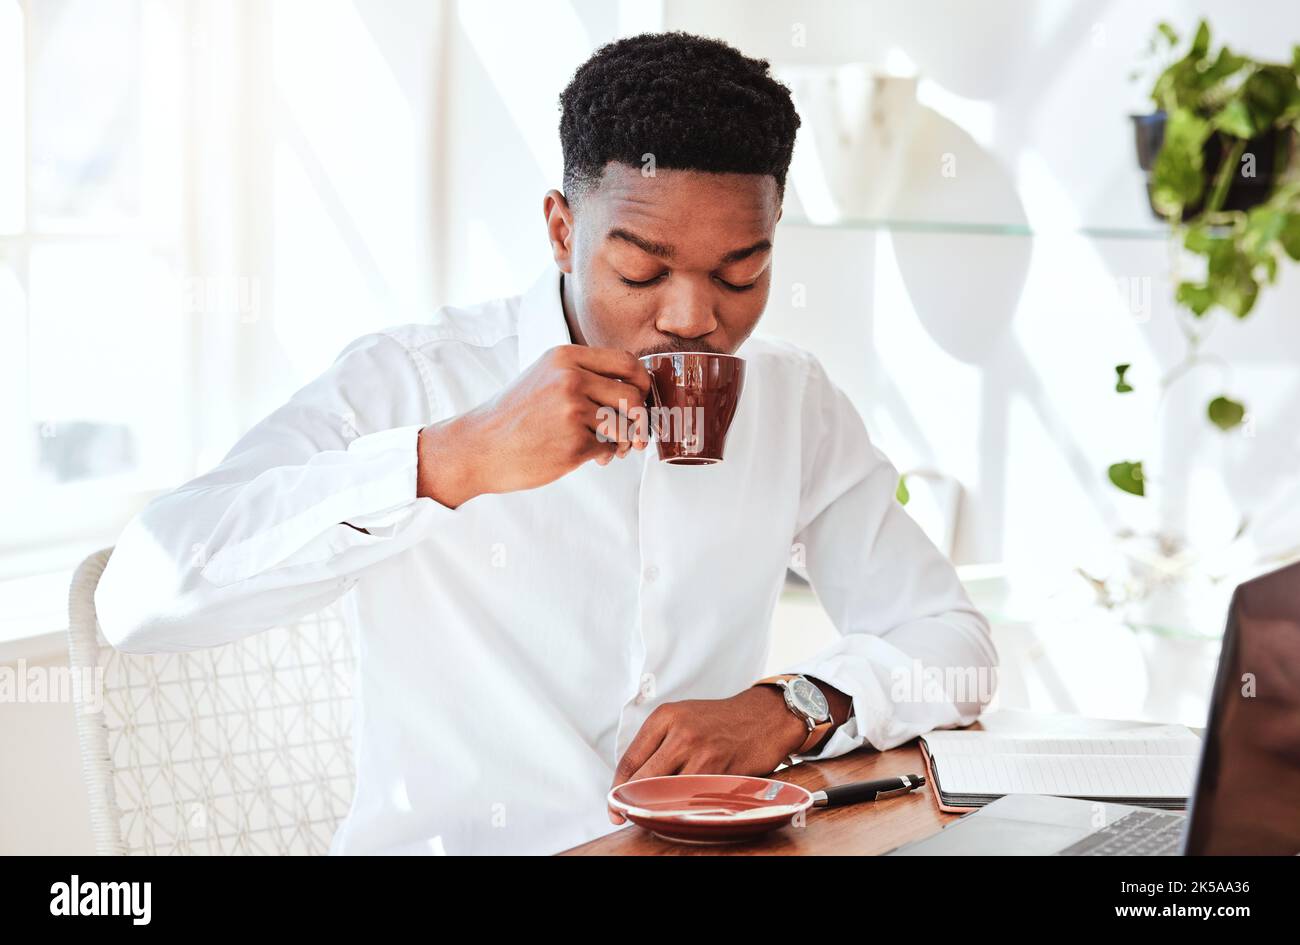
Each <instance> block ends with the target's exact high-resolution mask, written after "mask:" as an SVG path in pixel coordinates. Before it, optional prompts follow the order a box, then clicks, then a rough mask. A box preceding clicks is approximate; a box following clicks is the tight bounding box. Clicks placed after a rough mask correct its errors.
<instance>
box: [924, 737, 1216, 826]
mask: <svg viewBox="0 0 1300 945" xmlns="http://www.w3.org/2000/svg"><path fill="white" fill-rule="evenodd" d="M1200 750H1201V742H1200V739H1199V738H1197V737H1196V735H1194V734H1193V733H1192V731H1191V730H1190V729H1188V728H1187V727H1186V726H1183V725H1160V726H1149V727H1146V728H1135V729H1126V730H1123V731H1119V732H1106V733H1104V734H1100V735H1061V736H1044V735H1030V736H1013V735H1001V734H997V733H995V732H961V731H958V732H952V731H939V732H931V733H930V734H928V735H923V736H922V737H921V755H922V757H923V758H924V759H925V765H926V769H927V771H928V772H929V778H930V784H931V785H932V786H933V788H934V793H935V797H936V799H937V800H938V803H939V809H940V810H944V811H950V812H954V813H962V812H965V811H971V810H975V809H976V808H979V807H983V806H984V805H985V804H989V803H992V802H993V801H995V800H997V799H998V798H999V797H1003V796H1005V795H1007V794H1053V795H1056V796H1058V797H1076V798H1081V799H1083V800H1090V801H1092V800H1096V801H1109V802H1112V803H1116V804H1135V805H1137V806H1140V807H1156V808H1160V809H1163V810H1181V809H1182V808H1184V807H1186V806H1187V798H1188V796H1189V795H1190V794H1191V792H1192V784H1193V782H1194V780H1195V778H1196V763H1197V759H1198V757H1199V755H1200Z"/></svg>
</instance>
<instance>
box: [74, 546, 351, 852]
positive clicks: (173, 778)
mask: <svg viewBox="0 0 1300 945" xmlns="http://www.w3.org/2000/svg"><path fill="white" fill-rule="evenodd" d="M111 553H112V549H111V548H110V549H105V550H103V551H99V552H96V553H95V554H93V555H91V556H90V557H89V558H87V559H86V560H85V561H83V562H82V564H81V566H80V567H79V568H78V569H77V572H76V575H75V576H74V578H73V581H72V588H71V593H70V595H69V618H70V619H69V627H68V652H69V662H70V664H71V667H72V670H73V678H74V680H75V679H78V678H81V679H87V677H89V680H90V684H89V686H86V685H82V686H80V687H78V688H79V690H80V693H79V696H78V697H77V698H76V699H75V703H76V712H77V733H78V738H79V740H80V743H81V761H82V771H83V773H84V775H85V779H86V786H87V788H88V790H89V792H90V807H91V824H92V828H93V830H94V835H95V846H96V852H98V853H100V854H119V855H125V854H137V853H144V854H166V853H183V854H188V853H192V854H323V853H327V852H328V851H329V844H330V840H331V838H332V837H333V835H334V830H335V828H336V827H337V825H338V823H339V822H340V821H341V820H342V818H343V816H344V815H345V814H346V813H347V810H348V806H349V805H350V803H351V800H352V791H353V785H354V779H355V773H354V766H353V758H352V746H351V728H352V697H351V686H352V676H353V668H354V665H355V664H354V657H353V652H352V641H351V637H350V634H349V631H348V629H347V626H346V624H345V623H344V621H343V620H342V619H341V616H340V614H339V610H338V607H339V605H338V604H335V605H332V606H331V607H330V608H327V609H326V610H324V611H321V612H320V613H318V614H315V615H312V616H311V617H307V618H304V619H303V620H300V621H298V622H297V623H295V624H292V625H288V626H283V627H277V628H275V629H273V630H268V631H266V632H264V633H259V634H256V635H254V636H251V637H247V638H244V639H242V640H239V641H236V642H234V643H229V644H226V645H224V646H219V647H214V648H212V649H207V650H196V651H192V652H186V653H175V654H165V655H159V656H136V655H131V654H127V653H119V652H117V651H116V650H114V649H113V648H112V647H111V646H110V645H109V644H108V643H107V641H106V640H105V639H104V636H103V634H102V633H101V632H100V630H99V621H98V619H97V618H96V615H95V587H96V585H97V584H98V583H99V578H100V575H101V574H102V573H103V571H104V566H105V565H106V564H107V563H108V559H109V555H110V554H111Z"/></svg>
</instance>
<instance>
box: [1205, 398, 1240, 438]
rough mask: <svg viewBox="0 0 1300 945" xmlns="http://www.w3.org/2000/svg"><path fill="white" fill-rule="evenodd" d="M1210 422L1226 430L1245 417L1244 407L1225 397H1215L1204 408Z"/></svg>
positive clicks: (1237, 424)
mask: <svg viewBox="0 0 1300 945" xmlns="http://www.w3.org/2000/svg"><path fill="white" fill-rule="evenodd" d="M1206 413H1207V414H1208V415H1209V417H1210V422H1211V423H1213V424H1214V425H1215V426H1216V427H1218V428H1219V429H1220V430H1223V431H1225V432H1227V431H1228V430H1231V429H1232V428H1233V427H1236V426H1239V425H1240V424H1241V421H1242V420H1244V419H1245V417H1246V407H1245V405H1244V404H1239V403H1237V401H1235V400H1231V399H1229V398H1227V397H1215V398H1214V399H1213V400H1212V401H1210V406H1209V407H1208V408H1206Z"/></svg>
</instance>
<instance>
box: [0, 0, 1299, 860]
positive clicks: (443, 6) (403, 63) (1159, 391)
mask: <svg viewBox="0 0 1300 945" xmlns="http://www.w3.org/2000/svg"><path fill="white" fill-rule="evenodd" d="M1201 18H1204V19H1206V20H1207V21H1208V22H1209V24H1210V27H1211V28H1212V30H1213V35H1214V40H1215V42H1216V44H1217V43H1219V42H1223V43H1227V44H1228V45H1230V46H1231V47H1232V49H1233V50H1234V51H1238V52H1243V53H1246V54H1249V55H1251V56H1254V57H1256V58H1259V59H1265V60H1270V61H1277V62H1282V63H1287V64H1290V63H1291V62H1292V61H1293V46H1294V44H1295V43H1296V42H1297V41H1300V5H1296V4H1295V3H1291V2H1286V0H1273V2H1264V0H1259V2H1253V3H1250V4H1242V3H1239V2H1229V0H1203V2H1190V0H1189V2H1180V0H1160V2H1148V3H1121V2H1118V0H1114V2H1107V0H1076V2H1060V3H1042V2H1033V0H985V2H981V3H978V4H973V3H963V2H959V0H917V2H912V3H908V4H899V3H890V2H874V0H856V2H854V0H804V2H798V3H793V2H784V3H783V2H776V0H744V2H742V0H689V2H688V0H630V2H612V0H533V2H517V3H512V2H492V0H473V2H469V0H466V2H459V3H457V2H427V0H426V2H421V0H263V2H254V0H235V2H231V0H221V2H216V0H213V2H204V0H0V442H3V444H4V448H3V451H2V452H0V455H3V461H2V465H0V523H2V524H0V662H4V664H5V665H9V666H20V665H53V664H56V663H57V662H58V661H59V660H60V659H62V658H63V657H62V655H61V654H62V651H63V643H62V637H61V635H60V634H61V632H62V630H63V628H64V627H65V626H66V616H65V607H66V592H67V586H68V580H69V576H70V574H71V571H72V569H73V568H74V567H75V565H76V563H77V562H78V561H79V560H80V559H81V558H82V557H83V556H84V555H85V554H87V553H88V552H90V551H93V550H95V549H97V548H101V547H105V546H108V545H111V544H112V543H113V541H114V539H115V537H116V535H117V533H118V532H119V530H120V529H121V527H122V525H123V524H124V523H125V522H126V520H127V519H128V518H129V517H130V516H131V515H132V514H133V513H134V512H135V511H136V510H137V509H138V508H139V507H140V505H141V504H142V503H143V502H144V501H146V500H147V499H148V498H149V497H150V496H151V495H155V494H157V493H158V492H159V491H161V490H166V489H169V488H172V487H174V486H176V485H177V484H179V483H180V482H182V481H184V480H185V479H187V478H188V477H191V476H193V475H195V474H197V473H198V472H200V471H202V470H204V469H206V468H207V467H209V466H211V465H212V464H214V463H215V462H217V461H218V460H219V459H220V458H221V456H222V455H223V454H224V453H225V451H226V450H227V449H228V448H229V447H230V446H231V445H232V444H233V442H234V440H235V439H236V437H237V436H238V435H239V434H240V433H242V432H243V431H244V430H246V429H247V428H248V427H249V426H250V425H251V424H252V423H254V422H255V421H256V420H258V419H259V418H260V417H261V416H263V415H264V414H266V413H267V412H268V411H269V410H271V409H272V408H273V407H275V406H276V405H278V404H279V403H280V402H282V401H283V400H284V399H285V398H286V397H287V396H288V395H290V394H291V393H292V392H293V391H294V390H295V389H296V388H298V387H299V386H301V385H302V384H304V383H305V382H306V381H308V380H309V379H310V378H312V377H313V376H315V375H316V374H318V373H320V372H321V371H322V370H323V369H324V368H325V367H327V366H328V364H329V363H330V361H331V360H332V359H333V357H334V356H335V355H337V354H338V352H339V351H340V350H341V349H342V347H343V346H344V345H345V344H346V343H347V342H349V341H350V340H352V339H353V338H355V337H356V336H358V335H360V334H362V333H364V332H367V331H370V330H373V329H375V328H379V327H382V326H385V325H390V324H394V323H399V322H406V321H418V320H421V319H424V318H427V317H428V315H429V313H430V312H431V311H432V310H434V309H435V308H436V307H437V306H439V305H442V304H455V303H468V302H476V301H481V300H484V299H487V298H493V297H498V296H503V295H509V294H513V293H515V292H518V291H521V290H522V289H523V288H524V287H526V286H527V285H528V284H529V283H530V282H531V281H532V280H533V278H534V277H535V276H536V275H537V273H538V272H539V271H540V270H541V269H542V267H544V266H546V265H547V264H548V263H549V259H550V254H549V250H548V247H547V243H546V239H545V234H544V229H543V225H542V217H541V200H542V195H543V193H544V192H545V191H546V189H547V188H550V187H558V186H559V180H560V170H561V156H560V148H559V142H558V137H557V131H556V129H557V124H558V119H559V113H558V106H557V99H558V96H559V93H560V90H561V89H562V88H563V86H564V85H565V84H566V83H567V81H568V79H569V77H570V76H571V75H572V72H573V70H574V69H575V68H576V67H577V66H578V65H579V64H580V63H581V62H582V61H583V60H584V59H585V58H586V57H587V56H588V55H589V54H590V53H591V52H592V51H593V49H594V48H595V47H597V46H598V45H600V44H601V43H604V42H607V41H609V40H612V39H614V38H617V37H619V36H623V35H630V34H634V33H638V32H643V31H647V30H661V29H684V30H688V31H692V32H698V33H702V34H706V35H711V36H716V37H719V38H722V39H725V40H727V41H728V42H730V43H732V44H734V45H736V46H737V47H739V48H740V49H741V50H742V51H744V52H745V53H747V54H750V55H754V56H760V57H764V58H767V59H769V60H770V61H771V63H772V64H773V67H774V68H775V69H776V70H777V72H778V74H779V75H780V77H782V78H783V80H785V81H786V82H787V84H789V85H790V86H791V88H792V89H793V90H794V92H795V96H796V102H797V105H798V107H799V109H800V113H801V115H802V116H803V121H804V125H803V128H802V129H801V131H800V138H799V143H798V145H797V154H796V162H795V168H794V169H793V170H792V176H791V185H790V188H789V191H788V194H787V201H786V209H785V217H784V219H783V220H782V222H781V223H780V224H779V227H778V231H777V237H776V244H777V250H776V256H775V264H774V266H775V268H774V278H773V283H772V285H773V289H772V298H771V301H770V304H769V308H768V312H767V314H766V315H765V316H764V320H763V322H762V324H761V326H760V330H761V331H765V332H767V333H769V334H773V335H777V336H780V337H784V338H787V339H789V340H791V341H793V342H795V343H797V344H799V345H802V346H804V347H806V348H808V349H810V350H812V351H813V352H815V353H816V354H817V355H819V356H820V358H821V359H822V361H823V363H824V364H825V365H826V367H827V369H828V371H829V372H830V374H831V376H832V378H833V379H834V380H836V382H837V383H839V384H840V386H842V387H843V388H844V389H845V390H846V391H847V393H848V394H849V395H850V397H851V398H852V399H853V401H854V402H855V403H856V405H857V406H858V408H859V410H860V411H861V413H862V415H863V417H864V419H865V420H866V423H867V426H868V429H869V430H870V432H871V434H872V436H873V437H874V439H875V440H876V442H877V444H878V445H879V446H880V447H881V448H882V449H883V450H884V451H885V452H886V453H887V454H888V455H889V456H890V457H891V459H892V460H893V461H894V463H895V464H896V465H897V466H898V468H899V470H900V472H902V473H904V474H905V480H904V482H905V487H906V491H907V493H908V495H909V502H908V508H909V510H910V511H912V512H913V513H914V514H915V515H917V517H918V519H919V520H921V521H922V523H923V524H924V525H925V527H926V528H927V530H928V531H929V532H930V533H931V535H932V536H933V537H934V538H935V540H936V542H937V543H939V544H940V545H942V546H943V547H944V548H945V549H946V550H947V551H948V552H949V553H950V554H951V555H952V557H953V560H954V561H955V562H956V563H957V564H959V565H960V566H962V574H963V577H964V578H966V579H967V582H968V586H969V587H970V588H971V589H972V593H973V594H974V595H975V596H976V599H977V601H978V602H979V603H980V605H981V606H982V607H984V608H985V609H986V611H987V612H989V613H990V616H991V617H993V618H994V620H995V621H996V623H997V624H998V631H997V632H998V634H999V646H1000V647H1001V648H1002V650H1003V657H1004V662H1006V663H1007V664H1008V673H1007V675H1006V676H1004V694H1003V696H1002V698H1003V699H1005V700H1006V701H1007V702H1008V703H1009V704H1015V705H1023V706H1025V707H1030V708H1036V709H1048V710H1053V711H1066V712H1087V713H1091V714H1095V715H1109V716H1113V717H1127V718H1138V717H1141V718H1156V719H1160V720H1168V721H1191V722H1192V723H1193V724H1199V723H1200V722H1201V721H1203V712H1204V704H1205V699H1204V691H1207V689H1208V687H1207V686H1206V688H1205V689H1203V688H1202V684H1204V683H1205V681H1206V680H1208V678H1209V674H1211V673H1212V671H1213V665H1214V656H1215V655H1216V654H1217V642H1215V641H1214V639H1213V637H1214V634H1215V633H1216V632H1217V631H1218V630H1220V629H1221V627H1222V622H1223V613H1224V611H1223V609H1222V608H1223V605H1224V603H1226V596H1225V593H1226V591H1230V590H1231V586H1232V584H1233V582H1234V580H1235V578H1236V577H1237V576H1239V575H1241V574H1244V573H1248V572H1250V571H1251V570H1252V569H1255V570H1257V569H1259V568H1260V567H1263V566H1266V565H1268V564H1269V563H1272V562H1276V561H1280V560H1285V559H1286V558H1288V557H1289V556H1291V555H1293V554H1294V551H1295V546H1296V545H1297V544H1300V541H1298V540H1297V539H1296V537H1295V536H1296V535H1297V528H1296V525H1297V518H1298V517H1300V515H1298V514H1297V506H1300V501H1298V500H1300V481H1298V475H1297V473H1298V471H1300V370H1297V368H1298V367H1300V318H1297V309H1298V308H1300V277H1298V276H1297V274H1296V272H1295V271H1294V267H1293V266H1290V265H1286V264H1284V265H1282V266H1281V268H1280V271H1279V272H1278V273H1277V283H1276V284H1275V285H1272V286H1270V287H1267V288H1266V289H1265V290H1263V291H1262V292H1261V294H1260V296H1259V300H1258V303H1257V304H1256V306H1255V308H1254V311H1253V312H1251V314H1250V316H1249V318H1245V319H1237V318H1234V317H1233V316H1231V315H1229V314H1226V313H1225V312H1223V311H1221V310H1213V311H1211V312H1209V313H1207V314H1206V315H1205V316H1204V317H1203V318H1201V319H1199V320H1195V322H1194V324H1192V327H1190V328H1189V324H1191V323H1189V321H1188V316H1187V314H1186V313H1185V312H1184V311H1181V310H1179V309H1178V307H1177V306H1176V305H1175V304H1174V285H1175V280H1176V277H1175V272H1176V271H1178V270H1177V269H1176V267H1177V266H1179V265H1181V263H1180V262H1179V258H1178V257H1179V255H1180V254H1179V251H1178V249H1177V247H1176V246H1175V245H1173V244H1172V243H1171V237H1170V228H1169V226H1168V224H1167V223H1166V222H1165V221H1163V220H1161V219H1160V218H1158V217H1157V216H1156V215H1155V214H1153V212H1152V209H1151V206H1150V204H1149V201H1148V194H1147V189H1146V176H1145V174H1144V172H1143V170H1142V168H1141V167H1140V166H1139V163H1138V156H1137V154H1136V151H1135V141H1134V137H1135V136H1134V125H1133V122H1132V120H1131V118H1130V116H1132V115H1135V114H1145V113H1148V112H1151V111H1152V110H1153V108H1154V106H1153V104H1152V102H1151V100H1150V95H1149V93H1150V90H1151V86H1152V82H1153V81H1154V77H1155V75H1156V74H1157V73H1158V72H1159V69H1160V67H1161V66H1162V65H1163V64H1164V63H1162V62H1160V61H1159V60H1158V59H1156V60H1153V58H1152V55H1151V50H1150V45H1151V40H1152V37H1153V35H1154V34H1155V31H1156V24H1157V23H1158V22H1161V21H1166V22H1168V23H1169V24H1170V25H1171V26H1172V28H1173V29H1174V30H1176V31H1177V33H1178V34H1179V35H1180V36H1181V37H1190V35H1191V34H1192V33H1193V32H1194V31H1195V28H1196V24H1197V22H1198V20H1200V19H1201ZM1184 45H1185V43H1184ZM1189 331H1191V332H1193V333H1194V334H1196V336H1197V337H1198V338H1199V337H1201V336H1202V335H1203V336H1204V339H1203V342H1200V343H1199V347H1198V349H1197V350H1198V351H1200V352H1201V354H1202V356H1201V357H1199V358H1198V359H1197V360H1195V361H1194V362H1188V361H1187V360H1186V359H1187V353H1188V340H1187V339H1188V332H1189ZM1117 364H1128V365H1130V367H1129V368H1128V371H1127V374H1126V375H1125V376H1126V377H1127V378H1128V381H1129V383H1130V384H1131V386H1132V387H1133V390H1132V391H1131V392H1128V393H1125V394H1123V395H1122V396H1121V395H1118V394H1117V392H1116V372H1115V367H1116V365H1117ZM1180 366H1186V368H1187V369H1186V370H1182V369H1181V368H1180ZM1171 374H1172V375H1174V377H1173V378H1168V377H1167V376H1168V375H1171ZM1161 378H1166V379H1168V380H1171V383H1169V384H1165V385H1162V384H1161V383H1160V380H1161ZM1121 380H1122V378H1121ZM1220 395H1231V396H1232V397H1233V398H1234V400H1235V401H1240V402H1242V403H1243V404H1244V405H1245V410H1246V412H1245V415H1244V416H1243V417H1241V418H1240V421H1241V422H1239V423H1237V424H1235V425H1233V426H1232V427H1231V429H1228V430H1222V429H1219V428H1218V427H1216V426H1215V424H1213V423H1211V422H1208V421H1207V417H1206V408H1205V404H1206V402H1207V401H1208V400H1210V399H1211V398H1213V397H1217V396H1220ZM1136 461H1142V462H1143V463H1144V469H1145V470H1146V475H1147V482H1148V483H1150V484H1151V486H1152V487H1151V488H1148V489H1147V490H1145V491H1146V494H1145V495H1142V496H1138V495H1134V494H1132V493H1131V492H1126V491H1124V490H1122V489H1120V488H1117V487H1116V485H1115V484H1114V483H1113V482H1112V481H1111V480H1110V479H1109V478H1108V469H1110V467H1111V466H1112V465H1114V464H1117V463H1121V462H1136ZM778 622H779V624H780V626H779V628H778V630H779V633H778V640H777V651H778V655H783V654H785V653H786V652H793V650H794V649H796V648H803V647H808V646H812V645H814V644H817V643H819V642H821V641H822V640H823V639H824V637H825V635H827V634H829V633H830V632H832V631H831V630H830V628H829V627H827V626H826V625H825V623H824V620H822V619H821V618H820V617H819V614H818V613H817V611H816V607H815V601H813V600H812V598H811V597H810V596H809V595H808V594H806V593H801V591H800V589H799V588H798V587H797V586H793V587H792V588H791V591H790V593H789V594H788V595H787V599H786V600H785V601H783V605H782V610H781V613H780V614H779V616H778ZM783 634H784V635H783ZM783 648H784V649H783ZM19 661H23V662H22V663H20V662H19ZM1099 678H1105V679H1107V680H1109V683H1108V684H1107V685H1101V684H1099V683H1098V679H1099ZM70 732H71V707H70V706H67V705H61V706H43V705H36V704H16V703H13V702H4V701H0V756H3V757H6V758H18V757H30V758H32V759H33V761H32V764H33V765H34V766H35V767H34V768H33V769H32V770H33V771H34V772H35V773H34V774H33V775H32V776H31V777H29V778H25V779H14V778H7V779H5V780H4V783H2V784H0V849H10V850H14V849H21V848H22V847H23V846H24V844H25V843H28V842H29V841H31V839H32V838H33V837H35V836H36V835H37V834H38V833H39V834H41V835H42V840H41V843H42V848H43V849H46V850H48V851H50V852H55V850H54V848H58V850H59V851H65V850H66V851H67V852H75V851H80V850H81V849H83V848H84V847H85V845H86V841H85V830H84V825H82V824H81V823H80V821H79V820H77V818H75V817H74V818H72V820H71V822H66V821H65V822H60V823H58V824H57V825H54V826H51V825H50V824H49V823H48V822H45V821H44V820H42V819H41V818H40V817H36V818H33V817H31V816H30V814H31V812H32V811H34V810H35V811H40V810H43V809H46V807H47V806H49V805H55V804H62V803H64V802H66V803H67V805H69V806H75V804H77V803H84V797H83V798H80V799H78V796H77V791H78V790H79V782H78V769H77V765H78V761H77V757H76V750H75V743H74V742H72V741H70ZM43 805H45V806H43Z"/></svg>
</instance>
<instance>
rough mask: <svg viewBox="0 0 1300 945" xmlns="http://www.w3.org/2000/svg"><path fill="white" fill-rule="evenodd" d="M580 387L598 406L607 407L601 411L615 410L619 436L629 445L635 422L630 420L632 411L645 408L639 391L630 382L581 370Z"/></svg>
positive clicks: (631, 440)
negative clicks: (618, 423)
mask: <svg viewBox="0 0 1300 945" xmlns="http://www.w3.org/2000/svg"><path fill="white" fill-rule="evenodd" d="M580 389H581V390H582V392H583V393H585V394H586V395H587V397H588V399H590V400H591V401H592V402H593V403H594V404H596V406H597V407H598V408H599V407H605V408H607V410H605V411H601V413H609V412H611V411H617V416H618V418H619V419H620V420H621V421H622V422H621V423H620V430H619V437H620V439H622V440H623V441H624V442H626V443H627V444H628V445H629V446H630V445H631V444H632V442H633V434H634V432H635V429H636V424H635V423H633V422H632V417H633V415H634V412H640V411H644V410H645V404H644V402H643V401H642V400H641V393H640V391H639V390H637V388H636V387H635V386H634V385H632V384H628V383H626V382H624V381H616V380H614V379H613V378H609V377H605V376H604V375H601V374H592V373H591V372H583V381H582V384H581V387H580Z"/></svg>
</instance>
